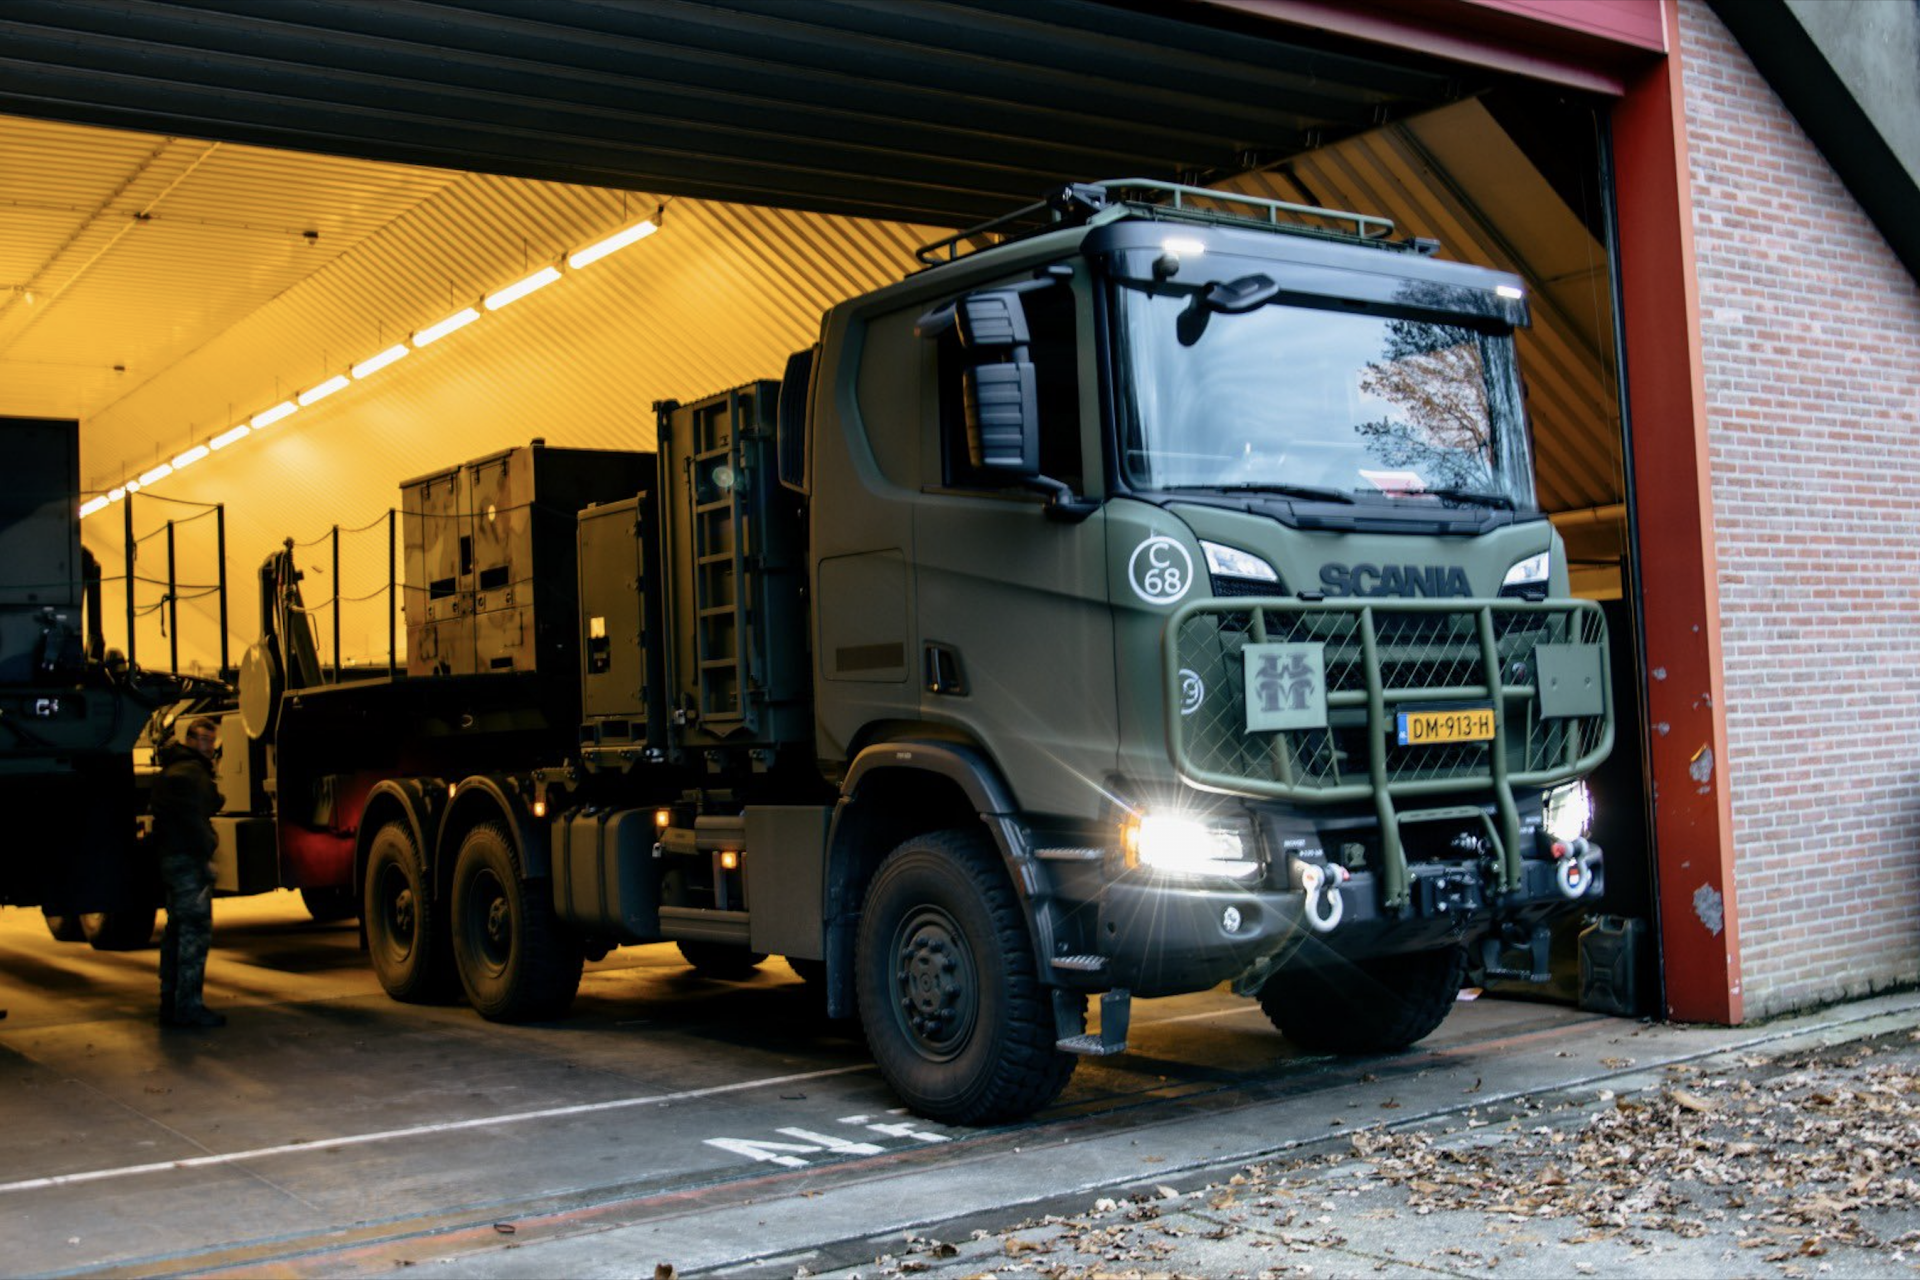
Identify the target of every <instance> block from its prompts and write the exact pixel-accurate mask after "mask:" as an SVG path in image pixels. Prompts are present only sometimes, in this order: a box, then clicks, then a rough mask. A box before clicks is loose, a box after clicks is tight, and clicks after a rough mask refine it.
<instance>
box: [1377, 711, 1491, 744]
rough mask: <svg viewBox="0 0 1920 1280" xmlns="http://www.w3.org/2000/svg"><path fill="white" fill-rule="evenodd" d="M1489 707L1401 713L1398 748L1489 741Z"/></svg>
mask: <svg viewBox="0 0 1920 1280" xmlns="http://www.w3.org/2000/svg"><path fill="white" fill-rule="evenodd" d="M1492 739H1493V708H1492V707H1455V708H1453V709H1452V710H1449V711H1402V712H1401V713H1400V745H1401V746H1403V747H1430V746H1438V745H1440V744H1442V743H1447V742H1490V741H1492Z"/></svg>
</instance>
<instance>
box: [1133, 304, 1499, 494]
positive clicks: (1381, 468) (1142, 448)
mask: <svg viewBox="0 0 1920 1280" xmlns="http://www.w3.org/2000/svg"><path fill="white" fill-rule="evenodd" d="M1115 292H1116V296H1117V297H1118V299H1119V305H1118V306H1117V308H1116V311H1117V313H1118V315H1117V320H1118V331H1119V334H1120V343H1121V350H1122V356H1123V359H1122V361H1121V366H1122V368H1123V369H1124V370H1125V378H1126V380H1127V381H1128V382H1129V383H1130V391H1131V394H1130V395H1129V396H1127V397H1126V399H1127V401H1128V403H1127V404H1126V417H1125V424H1124V427H1123V432H1124V434H1123V438H1122V451H1123V452H1122V457H1123V461H1124V464H1125V467H1126V471H1127V476H1128V479H1129V480H1130V481H1131V482H1132V483H1133V484H1134V485H1135V486H1137V487H1139V488H1150V489H1196V488H1197V489H1240V490H1271V491H1273V492H1276V493H1282V494H1288V495H1290V496H1294V497H1304V498H1315V497H1321V498H1324V499H1325V500H1328V501H1338V502H1394V503H1404V504H1409V505H1413V504H1418V505H1422V506H1425V505H1433V504H1436V503H1442V502H1444V503H1449V504H1454V503H1467V504H1472V505H1484V506H1492V507H1503V508H1509V509H1514V510H1530V509H1532V506H1533V481H1532V466H1531V463H1530V461H1529V458H1528V456H1527V443H1526V432H1525V430H1524V428H1523V425H1522V417H1521V411H1520V403H1519V382H1518V378H1517V375H1516V372H1515V370H1514V365H1513V342H1512V338H1511V337H1510V336H1509V335H1507V334H1504V333H1503V334H1498V335H1495V334H1487V333H1483V332H1480V331H1478V330H1476V329H1471V328H1466V327H1463V326H1457V325H1448V324H1434V323H1428V322H1424V321H1417V320H1399V319H1391V318H1388V317H1384V316H1377V315H1365V314H1360V313H1356V312H1349V311H1324V310H1319V309H1310V308H1305V307H1293V306H1281V305H1272V304H1270V305H1267V306H1262V307H1256V308H1255V309H1253V310H1251V311H1247V312H1243V313H1241V314H1237V315H1236V314H1229V313H1224V312H1217V311H1209V310H1205V309H1203V308H1202V307H1201V305H1200V304H1199V303H1198V302H1197V301H1196V300H1195V299H1194V297H1193V296H1192V295H1175V294H1169V293H1156V292H1150V291H1149V290H1148V289H1146V288H1144V287H1141V286H1137V285H1131V284H1122V285H1120V287H1118V288H1117V289H1116V291H1115Z"/></svg>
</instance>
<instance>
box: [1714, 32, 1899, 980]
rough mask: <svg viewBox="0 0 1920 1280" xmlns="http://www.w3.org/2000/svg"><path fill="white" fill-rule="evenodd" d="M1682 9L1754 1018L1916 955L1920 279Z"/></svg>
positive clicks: (1740, 64)
mask: <svg viewBox="0 0 1920 1280" xmlns="http://www.w3.org/2000/svg"><path fill="white" fill-rule="evenodd" d="M1680 17H1681V57H1682V74H1683V76H1684V79H1685V86H1686V113H1687V133H1688V146H1689V149H1690V157H1691V165H1692V179H1693V192H1692V194H1693V208H1694V235H1695V249H1696V252H1697V254H1698V270H1699V281H1700V308H1701V322H1702V336H1703V341H1704V358H1705V367H1706V392H1707V418H1708V430H1709V436H1710V449H1711V456H1712V484H1713V501H1714V524H1715V534H1716V540H1717V543H1718V547H1719V557H1720V610H1721V625H1722V628H1723V636H1724V640H1725V652H1726V689H1725V697H1726V702H1727V722H1728V752H1729V755H1730V756H1731V760H1730V762H1729V763H1730V765H1731V785H1732V791H1733V794H1732V800H1733V821H1734V841H1735V854H1736V873H1737V877H1738V879H1737V888H1738V893H1739V899H1738V901H1739V912H1740V929H1741V958H1742V962H1743V967H1744V972H1745V985H1746V1009H1747V1014H1748V1016H1749V1017H1758V1016H1764V1015H1766V1014H1769V1013H1775V1012H1779V1011H1781V1010H1784V1009H1790V1008H1795V1007H1799V1006H1805V1005H1810V1004H1815V1003H1818V1002H1822V1001H1827V1000H1833V999H1838V998H1842V997H1846V996H1854V995H1863V994H1866V993H1867V992H1870V991H1873V990H1878V989H1880V988H1883V987H1887V986H1890V985H1893V984H1898V983H1911V982H1913V981H1915V979H1916V976H1920V289H1916V287H1915V284H1914V280H1913V277H1911V276H1910V275H1908V274H1907V272H1906V271H1905V269H1904V268H1903V267H1902V266H1901V265H1900V263H1899V261H1898V260H1897V259H1896V258H1895V257H1894V256H1893V253H1892V252H1891V251H1890V250H1889V249H1888V247H1887V245H1886V242H1885V241H1884V240H1883V239H1882V238H1881V236H1880V234H1879V232H1877V231H1876V230H1875V229H1874V227H1873V225H1872V223H1870V222H1869V221H1868V220H1867V218H1866V216H1865V215H1864V214H1862V213H1861V211H1860V209H1859V207H1858V206H1857V205H1856V204H1855V203H1854V202H1853V200H1852V198H1851V197H1850V196H1848V194H1847V192H1846V189H1845V188H1844V187H1842V186H1841V184H1840V181H1839V179H1837V178H1836V177H1835V176H1834V174H1833V171H1832V170H1831V169H1830V168H1829V167H1828V166H1827V163H1826V162H1825V160H1823V159H1822V158H1821V156H1820V153H1819V152H1818V151H1817V150H1815V148H1814V147H1813V144H1812V143H1810V142H1809V141H1808V140H1807V138H1806V135H1805V134H1804V133H1802V132H1801V130H1800V128H1799V126H1798V125H1797V124H1796V123H1795V122H1794V120H1793V117H1792V116H1791V115H1790V114H1788V112H1787V110H1786V109H1785V108H1784V107H1783V106H1782V105H1781V103H1780V100H1779V99H1778V98H1777V97H1776V96H1775V95H1774V93H1773V91H1772V90H1771V89H1770V88H1768V86H1767V84H1766V83H1765V81H1763V80H1762V79H1761V78H1760V76H1759V75H1758V73H1756V72H1755V71H1754V69H1753V66H1752V64H1751V63H1750V62H1749V61H1748V60H1747V58H1746V56H1745V55H1744V54H1743V53H1742V52H1741V50H1740V47H1739V45H1738V44H1737V43H1735V41H1734V40H1733V38H1732V37H1731V36H1730V35H1729V34H1728V33H1727V30H1726V28H1725V27H1723V26H1722V25H1721V23H1720V21H1719V19H1718V18H1716V17H1715V16H1714V15H1713V13H1712V11H1711V10H1709V9H1708V8H1707V6H1706V4H1705V3H1704V2H1703V0H1681V5H1680ZM1916 213H1917V216H1920V211H1916Z"/></svg>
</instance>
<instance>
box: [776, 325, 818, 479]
mask: <svg viewBox="0 0 1920 1280" xmlns="http://www.w3.org/2000/svg"><path fill="white" fill-rule="evenodd" d="M819 350H820V348H818V347H808V348H807V349H806V350H805V351H796V352H794V353H793V354H792V355H790V356H788V357H787V370H786V372H785V373H784V374H782V375H781V377H780V402H779V405H778V408H777V409H776V411H775V414H774V425H773V436H774V450H773V452H774V462H775V465H776V467H777V468H778V470H779V472H780V483H781V484H783V485H785V486H786V487H787V488H789V489H791V490H793V491H794V492H795V493H805V492H806V491H807V405H808V404H809V403H811V401H812V398H813V396H812V388H813V364H814V356H815V355H816V354H818V352H819Z"/></svg>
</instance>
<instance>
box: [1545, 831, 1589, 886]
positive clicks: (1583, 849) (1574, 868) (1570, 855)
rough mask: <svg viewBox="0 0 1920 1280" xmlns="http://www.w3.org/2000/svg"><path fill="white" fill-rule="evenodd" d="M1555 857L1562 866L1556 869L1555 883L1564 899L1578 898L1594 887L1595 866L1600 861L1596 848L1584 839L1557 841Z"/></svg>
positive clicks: (1554, 850)
mask: <svg viewBox="0 0 1920 1280" xmlns="http://www.w3.org/2000/svg"><path fill="white" fill-rule="evenodd" d="M1553 856H1554V858H1555V859H1556V860H1558V862H1559V864H1560V865H1559V866H1557V867H1555V868H1554V874H1553V881H1554V883H1555V884H1557V885H1559V886H1560V894H1561V896H1562V897H1565V898H1578V897H1579V896H1581V895H1582V894H1584V893H1585V892H1586V891H1587V890H1588V889H1589V888H1591V887H1592V886H1593V864H1594V863H1595V862H1597V861H1599V859H1600V850H1599V849H1598V848H1597V847H1596V846H1594V845H1592V844H1590V843H1588V841H1587V840H1586V839H1585V838H1584V837H1582V838H1580V839H1576V840H1569V841H1555V842H1554V846H1553Z"/></svg>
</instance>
